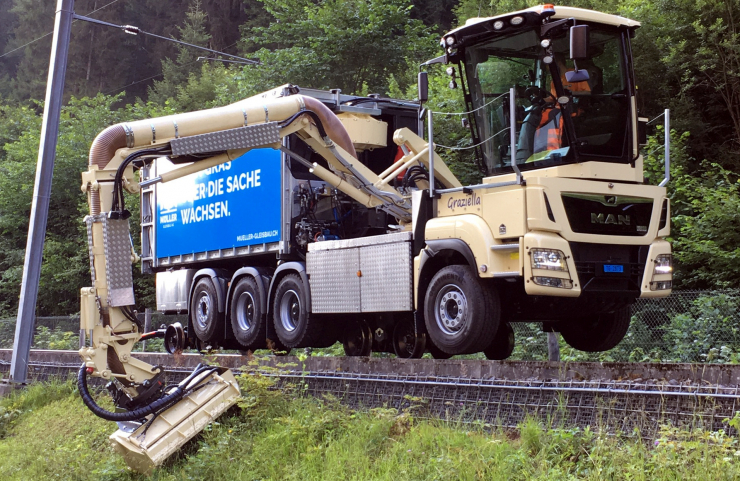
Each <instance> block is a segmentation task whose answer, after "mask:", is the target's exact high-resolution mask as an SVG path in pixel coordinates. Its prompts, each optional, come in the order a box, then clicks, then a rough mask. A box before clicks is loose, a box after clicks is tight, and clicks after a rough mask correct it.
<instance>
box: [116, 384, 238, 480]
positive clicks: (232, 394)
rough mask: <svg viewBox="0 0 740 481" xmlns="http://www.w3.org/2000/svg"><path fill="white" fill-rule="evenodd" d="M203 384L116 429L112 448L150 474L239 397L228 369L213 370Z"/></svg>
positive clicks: (137, 468)
mask: <svg viewBox="0 0 740 481" xmlns="http://www.w3.org/2000/svg"><path fill="white" fill-rule="evenodd" d="M200 385H201V386H204V387H202V388H200V389H197V390H196V391H194V392H192V393H191V394H190V395H188V396H186V397H185V398H183V399H182V400H181V401H180V402H178V403H177V404H175V405H174V406H172V407H171V408H169V409H168V410H166V411H164V412H163V413H162V414H160V415H159V416H157V417H156V419H154V421H152V422H151V424H150V423H149V422H145V423H144V424H142V425H140V426H138V427H137V428H136V429H135V430H133V431H131V430H124V429H119V430H118V431H116V432H115V433H113V434H112V435H111V436H110V438H109V439H110V441H111V444H112V445H113V449H114V450H115V451H116V452H117V453H118V454H120V455H121V456H123V458H124V461H125V462H126V464H127V465H128V467H129V468H131V469H132V470H134V471H136V472H139V473H142V474H147V475H148V474H151V472H152V471H153V470H154V468H155V467H157V466H159V465H160V464H162V463H163V462H164V461H165V459H167V458H168V457H169V456H171V455H172V454H174V453H175V452H176V451H178V450H179V449H180V448H181V447H182V446H183V445H184V444H185V443H187V442H188V441H189V440H190V439H192V438H193V437H194V436H195V435H196V434H198V433H199V432H200V431H201V430H203V428H205V427H206V426H207V425H208V423H210V422H212V421H214V420H215V419H216V418H218V417H219V416H220V415H221V414H223V413H224V411H226V410H227V409H229V408H230V407H231V406H233V405H234V404H235V403H236V401H237V400H238V399H239V396H240V395H241V392H240V390H239V386H238V384H237V382H236V379H235V378H234V374H232V372H231V371H230V370H227V371H225V372H224V373H222V374H218V373H213V374H211V375H210V376H208V377H207V378H205V379H204V380H203V382H201V383H200Z"/></svg>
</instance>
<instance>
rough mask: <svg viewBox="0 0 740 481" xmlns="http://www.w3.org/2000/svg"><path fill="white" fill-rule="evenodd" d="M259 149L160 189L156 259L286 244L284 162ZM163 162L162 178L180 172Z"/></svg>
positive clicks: (277, 155)
mask: <svg viewBox="0 0 740 481" xmlns="http://www.w3.org/2000/svg"><path fill="white" fill-rule="evenodd" d="M280 159H281V154H280V151H279V150H274V149H255V150H250V151H249V152H247V153H246V154H244V155H242V156H241V157H239V158H237V159H236V160H234V161H232V162H226V163H224V164H221V165H217V166H216V167H212V168H210V169H206V170H204V171H202V172H197V173H195V174H192V175H188V176H186V177H183V178H181V179H177V180H174V181H172V182H167V183H165V184H158V185H157V220H156V222H157V242H156V244H157V245H156V256H157V257H159V258H161V257H169V256H176V255H182V254H192V253H195V252H204V251H212V250H218V249H231V248H232V247H243V246H248V245H254V244H264V243H268V242H277V241H279V240H280V162H281V160H280ZM175 168H176V166H174V165H173V164H172V163H171V162H170V161H169V160H167V159H164V158H162V159H157V174H158V175H159V174H162V173H164V172H166V171H169V170H172V169H175Z"/></svg>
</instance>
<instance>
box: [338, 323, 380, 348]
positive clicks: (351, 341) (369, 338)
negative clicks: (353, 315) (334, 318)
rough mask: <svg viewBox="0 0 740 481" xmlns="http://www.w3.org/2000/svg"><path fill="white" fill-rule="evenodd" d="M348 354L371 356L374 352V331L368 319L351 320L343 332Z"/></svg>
mask: <svg viewBox="0 0 740 481" xmlns="http://www.w3.org/2000/svg"><path fill="white" fill-rule="evenodd" d="M342 346H343V347H344V354H345V355H346V356H351V357H355V356H369V355H370V354H371V353H372V352H373V331H372V329H370V326H369V325H368V323H367V321H364V320H351V321H350V322H348V323H347V326H346V327H345V329H344V332H343V334H342Z"/></svg>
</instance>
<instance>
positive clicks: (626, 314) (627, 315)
mask: <svg viewBox="0 0 740 481" xmlns="http://www.w3.org/2000/svg"><path fill="white" fill-rule="evenodd" d="M630 319H631V310H630V306H624V307H622V308H619V309H617V310H616V311H614V312H605V313H603V314H594V315H591V316H588V317H582V318H577V319H573V320H571V321H568V322H566V323H563V324H562V325H561V326H560V334H561V335H562V336H563V340H565V342H567V343H568V345H569V346H570V347H572V348H575V349H578V350H579V351H585V352H603V351H608V350H609V349H612V348H614V347H616V346H617V344H619V343H620V342H621V341H622V339H623V338H624V336H625V334H627V329H629V327H630Z"/></svg>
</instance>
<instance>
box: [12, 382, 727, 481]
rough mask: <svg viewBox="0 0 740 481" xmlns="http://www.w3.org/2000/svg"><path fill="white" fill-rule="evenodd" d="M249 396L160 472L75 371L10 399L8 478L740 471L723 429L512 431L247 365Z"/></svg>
mask: <svg viewBox="0 0 740 481" xmlns="http://www.w3.org/2000/svg"><path fill="white" fill-rule="evenodd" d="M240 381H241V383H242V389H243V392H244V393H245V395H244V397H243V399H242V401H241V402H240V405H239V407H237V408H234V409H233V410H232V411H230V412H229V413H228V414H227V415H225V416H223V417H222V418H220V419H219V422H218V423H214V424H213V425H212V426H210V427H209V428H208V429H207V430H206V431H205V432H204V433H203V434H202V435H201V436H200V437H198V438H197V439H196V441H195V442H193V443H191V444H189V445H188V446H187V447H186V448H185V449H183V450H182V451H181V453H179V455H178V456H176V457H174V459H171V460H169V461H168V463H167V464H166V465H165V466H164V467H162V468H160V469H158V470H157V471H156V472H155V473H154V474H153V475H152V476H151V477H150V478H145V477H142V476H139V475H137V474H134V473H132V472H130V471H128V470H127V469H126V467H125V466H124V464H123V462H122V461H121V459H120V458H119V457H118V456H117V455H115V454H114V453H113V452H112V450H111V448H110V447H109V446H108V443H107V436H108V435H109V434H110V433H112V432H113V431H114V430H115V429H116V426H115V424H113V423H110V422H106V421H103V420H101V419H99V418H96V417H95V416H93V415H92V414H91V413H90V412H88V411H87V409H86V408H85V407H84V406H83V405H82V402H81V401H80V400H79V398H78V396H77V394H76V392H75V389H74V386H73V384H72V383H53V384H44V385H37V386H33V387H31V388H29V389H28V390H26V391H23V392H20V393H17V394H14V395H13V396H12V397H9V398H5V399H2V400H0V479H3V480H44V479H64V480H69V479H74V480H84V479H95V480H107V479H111V480H112V479H120V480H135V479H153V480H183V479H193V480H204V479H208V480H220V479H223V480H268V479H269V480H333V479H341V480H344V479H346V480H457V479H460V480H475V479H491V480H499V479H500V480H510V479H511V480H529V479H533V480H548V481H551V480H560V479H593V480H601V479H615V480H616V479H619V480H622V479H630V480H631V479H635V480H650V481H653V480H676V479H681V480H690V479H738V478H740V446H738V441H737V439H735V438H731V437H728V436H725V435H724V434H723V433H709V432H694V433H692V434H689V433H687V432H685V431H680V430H675V429H668V428H667V429H665V430H664V432H663V433H662V435H661V436H660V438H659V439H657V440H655V439H650V440H636V439H625V438H615V437H613V436H606V435H603V434H601V433H599V432H596V431H592V430H590V429H586V430H583V429H564V428H553V427H549V428H546V427H543V426H542V425H541V424H539V423H538V422H536V421H535V420H531V419H530V420H527V421H526V422H524V423H523V424H522V425H521V426H520V427H519V429H517V430H511V431H507V432H502V431H496V430H492V429H491V428H490V427H486V426H483V425H475V426H470V425H463V424H461V423H458V422H456V421H455V420H448V421H425V420H420V419H417V418H415V417H414V412H415V411H414V410H413V409H412V410H411V411H410V412H405V413H401V414H400V415H399V414H398V413H397V412H396V411H395V410H393V409H382V408H381V409H373V410H370V411H367V412H356V411H352V410H350V409H347V408H345V407H343V406H341V405H339V404H338V403H337V402H336V401H335V400H332V399H323V400H316V399H313V398H302V397H300V396H298V394H300V393H299V387H295V388H292V389H288V390H283V391H273V390H271V389H270V387H271V386H272V381H271V379H270V378H266V377H262V376H254V375H248V376H247V375H244V376H241V378H240Z"/></svg>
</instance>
